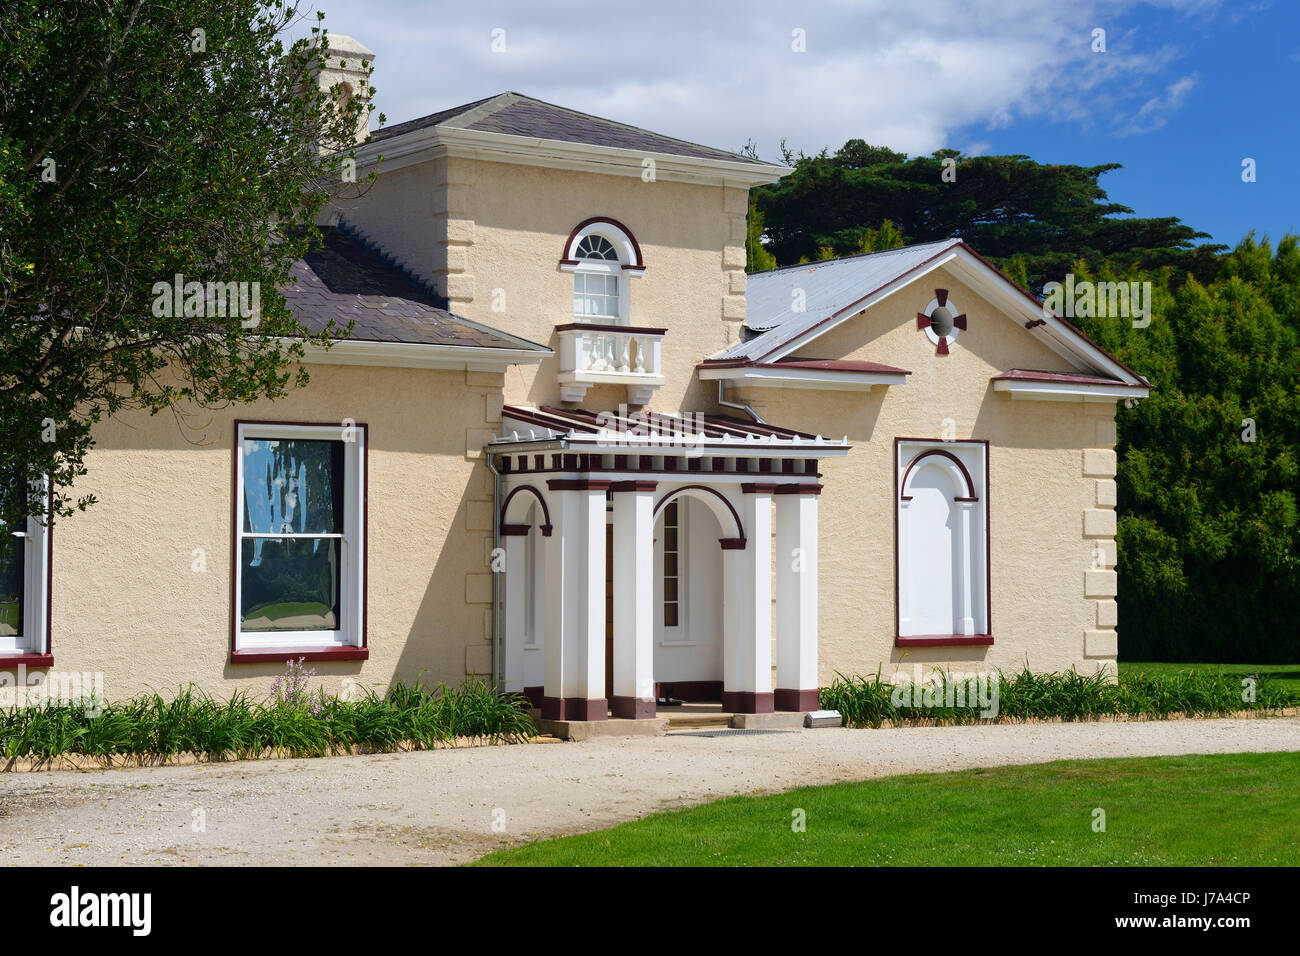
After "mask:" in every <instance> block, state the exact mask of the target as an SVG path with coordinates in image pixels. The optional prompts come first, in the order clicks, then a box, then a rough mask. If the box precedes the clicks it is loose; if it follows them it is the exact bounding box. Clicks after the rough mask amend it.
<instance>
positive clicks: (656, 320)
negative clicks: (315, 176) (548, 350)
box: [338, 157, 748, 411]
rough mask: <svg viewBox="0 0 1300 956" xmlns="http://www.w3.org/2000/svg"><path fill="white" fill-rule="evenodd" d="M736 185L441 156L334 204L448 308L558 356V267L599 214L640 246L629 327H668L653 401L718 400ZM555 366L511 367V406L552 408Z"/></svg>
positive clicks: (734, 321)
mask: <svg viewBox="0 0 1300 956" xmlns="http://www.w3.org/2000/svg"><path fill="white" fill-rule="evenodd" d="M747 196H748V194H747V192H746V190H744V189H742V188H724V187H722V186H709V185H696V184H688V183H680V182H669V181H664V180H660V181H656V182H644V181H642V180H641V179H639V178H636V177H631V176H622V175H609V174H601V173H593V172H579V171H574V170H561V169H548V168H544V167H539V166H523V165H511V164H505V163H496V162H487V161H483V160H470V159H461V158H447V157H443V158H440V159H437V160H433V161H430V162H426V163H421V164H419V165H417V166H409V167H405V168H403V169H397V170H394V171H392V172H388V173H384V174H383V175H381V176H380V177H379V179H378V181H377V182H376V183H375V185H374V186H373V187H371V190H370V192H369V193H368V194H367V195H366V196H364V197H362V198H361V199H359V200H352V201H349V202H340V203H339V205H338V208H339V210H340V211H341V212H342V214H343V216H344V218H345V219H346V220H347V222H348V223H350V224H352V225H354V226H356V227H357V228H358V229H360V230H361V231H362V232H363V233H364V234H365V235H366V236H367V237H368V238H370V239H371V240H373V241H375V242H376V243H378V244H379V245H380V246H381V247H383V248H384V249H385V250H386V251H389V252H392V253H394V254H396V255H398V257H399V258H400V259H401V261H403V262H404V263H405V264H406V265H408V266H409V267H410V268H411V269H413V270H414V271H416V272H417V273H419V274H420V275H422V276H425V277H427V278H429V279H431V280H432V281H433V282H434V283H435V284H436V286H437V287H438V289H439V290H440V291H442V292H443V293H444V294H445V295H447V296H448V298H449V300H450V308H451V311H453V312H455V313H457V314H458V315H462V316H465V317H466V318H469V319H474V320H476V321H479V322H483V323H486V324H488V325H491V326H494V327H496V328H500V329H504V330H505V331H507V332H512V333H514V334H515V335H521V336H523V337H525V338H528V339H532V340H533V341H536V342H541V343H543V344H546V345H549V346H551V347H552V348H556V347H557V345H558V336H557V335H556V333H555V331H554V330H555V326H557V325H563V324H566V323H569V322H572V321H573V275H572V273H569V272H565V271H563V270H562V269H560V267H559V262H560V259H561V257H562V255H563V252H564V243H565V240H566V239H567V238H568V237H569V235H570V233H571V232H572V231H573V229H574V227H575V226H577V225H578V224H579V223H581V222H583V221H585V220H587V219H591V218H593V217H597V216H601V217H607V218H612V219H615V220H617V221H618V222H621V223H622V224H623V225H624V226H626V227H627V228H628V229H629V230H630V231H631V232H632V234H633V235H634V236H635V237H636V239H637V242H638V243H639V244H640V247H641V252H642V256H643V259H644V262H645V266H646V271H645V274H644V275H642V276H640V277H635V278H632V277H624V278H623V285H624V287H625V288H626V289H627V290H629V294H630V295H631V316H630V318H631V322H632V324H633V325H636V326H649V327H654V328H665V329H667V334H666V335H665V336H664V340H663V366H662V367H663V374H664V376H665V378H666V379H667V384H665V385H664V386H663V387H662V388H660V389H659V390H658V392H656V393H655V396H654V399H653V400H652V402H651V407H652V408H654V409H656V410H661V411H677V410H679V409H688V410H694V409H704V408H709V407H711V406H712V401H713V397H714V395H715V394H716V386H713V385H711V384H710V385H705V384H703V383H701V382H699V381H698V380H697V379H696V377H695V366H696V364H698V363H699V362H700V360H701V359H703V358H705V357H707V356H709V355H712V354H715V353H716V352H719V351H721V350H722V349H724V348H726V347H727V346H728V345H731V344H734V343H735V342H736V341H737V339H738V336H739V330H740V323H741V321H742V320H743V319H744V314H745V313H744V306H745V303H744V291H745V272H744V267H745V252H744V242H745V213H746V210H747V208H748V200H747ZM557 363H558V360H557V359H556V358H551V359H549V360H547V361H544V362H542V363H541V365H539V366H517V367H515V368H513V369H512V370H511V371H510V372H509V373H508V375H507V378H506V395H505V398H506V401H507V403H516V402H526V403H533V404H555V403H557V402H558V401H559V385H558V383H557V381H556V374H557ZM626 401H627V390H626V389H625V388H623V387H622V386H597V387H593V388H592V389H591V390H590V391H589V392H588V393H587V395H586V398H585V399H584V401H583V405H584V406H586V407H588V408H601V409H603V408H617V406H618V405H619V403H620V402H626Z"/></svg>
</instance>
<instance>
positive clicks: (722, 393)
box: [718, 378, 767, 425]
mask: <svg viewBox="0 0 1300 956" xmlns="http://www.w3.org/2000/svg"><path fill="white" fill-rule="evenodd" d="M718 404H719V405H721V406H722V407H723V408H734V409H735V410H736V411H738V412H744V413H745V414H746V415H748V416H749V417H750V418H752V419H753V420H754V421H755V422H757V423H758V424H759V425H766V424H767V422H765V421H763V419H762V416H760V415H759V414H758V412H756V411H754V410H753V409H752V408H750V407H749V406H748V405H746V404H745V403H744V402H729V401H727V380H726V379H725V378H720V379H718Z"/></svg>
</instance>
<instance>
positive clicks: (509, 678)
mask: <svg viewBox="0 0 1300 956" xmlns="http://www.w3.org/2000/svg"><path fill="white" fill-rule="evenodd" d="M539 533H540V532H539ZM527 543H528V538H527V537H526V536H524V535H518V534H504V533H503V534H502V536H501V547H502V549H503V550H504V552H505V564H504V567H502V568H500V569H497V568H493V571H494V572H495V573H496V574H500V575H501V576H502V586H503V587H504V588H505V598H506V606H505V619H504V621H503V622H502V629H501V643H502V645H503V653H504V657H505V674H504V677H505V685H506V690H507V691H513V692H515V693H519V692H521V691H523V689H524V635H525V633H526V632H527V630H528V626H529V623H530V622H528V621H527V620H526V615H527V612H528V575H530V574H532V573H533V569H532V568H530V567H528V557H527V552H528V549H527V547H526V545H527Z"/></svg>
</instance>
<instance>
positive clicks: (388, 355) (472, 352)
mask: <svg viewBox="0 0 1300 956" xmlns="http://www.w3.org/2000/svg"><path fill="white" fill-rule="evenodd" d="M280 341H282V342H284V343H285V344H290V343H294V342H297V341H299V340H297V339H282V340H280ZM302 345H303V359H302V360H303V362H304V363H309V364H314V365H369V366H384V367H391V368H428V369H450V370H456V371H469V372H504V371H505V370H506V369H508V368H509V367H510V366H512V365H536V364H538V363H539V362H541V361H542V360H543V359H545V358H548V357H549V356H551V355H554V354H555V353H554V352H553V351H552V350H551V349H549V348H537V349H531V348H530V349H510V348H492V347H489V346H471V345H432V344H426V343H423V342H377V341H371V340H367V339H338V340H335V341H334V342H333V343H332V344H331V345H330V346H329V347H328V348H326V347H324V346H321V345H317V344H316V343H315V342H305V343H302Z"/></svg>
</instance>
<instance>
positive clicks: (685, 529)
mask: <svg viewBox="0 0 1300 956" xmlns="http://www.w3.org/2000/svg"><path fill="white" fill-rule="evenodd" d="M688 501H690V496H689V495H678V496H677V497H676V498H673V499H672V500H671V501H669V502H668V503H667V504H665V505H664V507H663V510H662V512H660V513H661V515H662V517H663V525H662V526H663V528H664V536H663V540H661V541H659V543H658V544H659V549H658V550H659V554H658V558H659V560H658V562H657V567H656V571H657V574H656V579H657V580H656V583H657V584H658V587H656V588H655V591H656V593H657V596H658V598H659V600H658V608H657V611H656V617H657V621H656V623H657V624H658V625H659V632H660V633H661V634H662V635H663V636H662V637H661V638H660V643H662V644H685V643H687V642H688V641H689V637H690V629H689V627H688V626H687V617H688V609H689V608H690V601H689V600H687V599H688V597H689V594H688V593H687V592H688V591H689V583H688V582H689V581H690V574H689V569H688V568H687V561H688V558H687V555H688V554H689V553H690V547H689V543H688V535H689V529H690V526H689V524H688V522H689V520H690V519H689V518H688V517H687V513H688V511H689V510H690V509H689V508H688V507H687V502H688ZM672 505H677V602H676V603H677V623H676V624H675V625H673V626H672V627H669V626H668V625H667V624H665V623H664V607H665V605H666V604H667V595H666V593H665V591H664V579H665V573H664V571H665V567H666V564H667V562H666V561H665V560H664V555H665V551H666V549H665V547H664V546H665V545H666V544H667V543H668V534H667V531H668V509H669V508H670V507H671V506H672Z"/></svg>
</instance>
